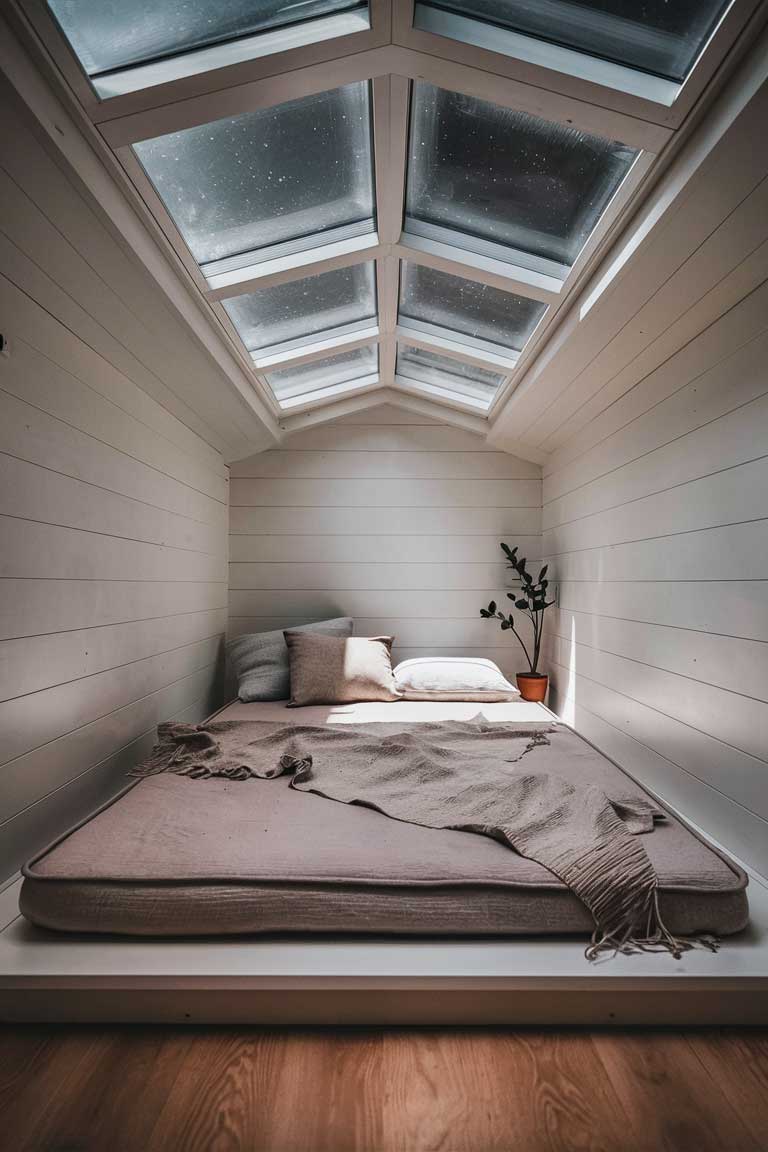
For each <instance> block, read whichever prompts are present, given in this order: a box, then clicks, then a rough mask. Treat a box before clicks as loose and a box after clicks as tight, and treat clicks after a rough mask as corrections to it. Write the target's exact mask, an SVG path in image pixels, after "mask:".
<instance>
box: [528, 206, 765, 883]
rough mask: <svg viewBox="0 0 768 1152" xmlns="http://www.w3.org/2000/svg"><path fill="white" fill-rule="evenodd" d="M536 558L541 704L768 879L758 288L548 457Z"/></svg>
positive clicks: (761, 310)
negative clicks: (544, 601) (545, 600)
mask: <svg viewBox="0 0 768 1152" xmlns="http://www.w3.org/2000/svg"><path fill="white" fill-rule="evenodd" d="M763 226H764V227H765V222H764V225H763ZM767 274H768V255H764V258H763V280H765V277H766V275H767ZM542 550H543V554H544V556H545V557H546V558H547V559H548V561H549V563H550V564H551V566H552V573H553V575H554V577H555V578H556V579H557V580H558V581H559V597H560V599H559V610H557V612H556V614H555V616H554V619H553V620H551V621H550V630H549V638H550V644H549V657H550V671H551V673H552V680H553V686H554V692H553V701H554V703H555V705H556V707H557V709H558V711H560V712H561V714H562V715H564V716H565V717H566V718H567V719H569V720H570V721H571V722H573V723H574V724H575V726H576V727H577V728H578V729H579V730H580V731H581V732H583V733H584V735H585V736H587V737H588V738H590V739H592V740H593V741H594V743H596V744H597V745H598V746H599V747H601V748H602V749H603V750H604V751H605V752H607V753H608V754H609V755H611V756H613V757H614V758H615V759H616V760H617V761H618V762H619V763H620V764H622V766H623V767H625V768H626V769H627V770H628V771H630V772H631V773H633V774H634V775H636V776H637V777H638V779H641V780H643V781H645V782H646V783H648V784H649V785H650V786H651V787H653V788H655V789H656V790H657V791H658V792H659V793H660V794H661V795H663V796H665V797H667V798H668V799H669V800H670V801H671V802H672V803H674V804H677V805H679V806H680V807H681V808H682V810H683V811H684V812H685V813H686V814H688V815H689V816H690V818H691V819H693V820H694V821H696V822H697V823H699V824H700V825H702V826H703V827H704V828H705V829H707V830H709V831H710V832H711V833H712V834H713V835H714V836H716V837H717V838H718V839H719V840H720V841H721V842H722V843H723V844H725V845H726V846H728V847H730V848H731V850H732V851H733V852H735V853H736V854H737V855H740V856H741V857H742V858H743V859H744V860H746V861H747V862H748V863H751V864H752V865H753V866H754V867H755V868H756V869H757V870H758V871H760V872H761V873H763V874H768V284H766V283H763V284H762V285H761V286H759V287H758V288H756V289H754V290H753V291H752V292H750V293H749V294H748V295H746V296H745V297H744V298H743V299H742V300H741V301H740V302H739V303H738V304H736V305H735V306H734V307H732V308H730V309H729V310H728V311H727V312H725V313H724V314H723V315H722V316H720V317H719V318H718V319H717V320H716V321H715V322H714V323H713V324H711V325H710V327H708V328H707V329H706V330H705V331H704V332H702V333H701V334H700V335H699V336H697V337H696V338H695V339H693V340H692V341H691V342H690V343H688V344H686V345H685V346H684V347H682V348H680V349H679V350H678V351H677V352H676V353H675V354H674V355H672V356H671V357H669V358H668V359H667V360H666V361H665V362H664V363H663V364H662V365H661V366H660V367H658V368H657V369H656V370H655V371H653V372H652V373H650V374H649V375H647V376H645V378H644V379H642V380H641V381H640V382H639V383H637V384H636V385H635V386H634V387H632V388H631V389H630V390H628V391H626V392H625V393H624V394H623V395H622V396H621V397H620V398H619V399H617V400H615V401H614V402H613V403H611V404H610V405H609V406H607V407H606V408H605V409H604V410H603V411H602V412H600V413H599V414H598V415H597V416H594V417H593V419H592V420H591V421H590V422H589V423H588V424H586V425H585V426H584V427H582V428H581V429H580V430H579V431H578V432H577V433H576V434H575V435H573V436H572V437H571V438H570V439H569V440H568V441H567V442H566V443H565V444H564V445H563V446H562V448H561V449H560V450H559V451H558V452H557V453H556V454H555V455H554V456H553V458H552V459H551V461H550V462H549V463H548V464H547V465H546V466H545V478H544V510H543V548H542Z"/></svg>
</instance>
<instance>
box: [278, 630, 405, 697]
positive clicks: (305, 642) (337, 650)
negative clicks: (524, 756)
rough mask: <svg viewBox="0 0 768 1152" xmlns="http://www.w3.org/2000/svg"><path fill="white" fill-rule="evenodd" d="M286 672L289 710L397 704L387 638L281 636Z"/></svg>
mask: <svg viewBox="0 0 768 1152" xmlns="http://www.w3.org/2000/svg"><path fill="white" fill-rule="evenodd" d="M283 635H284V636H285V642H286V644H287V645H288V658H289V662H290V669H291V707H293V708H298V707H301V706H302V705H304V704H354V703H356V702H357V701H362V700H399V699H400V693H399V692H398V691H397V689H396V687H395V678H394V676H393V675H392V656H391V653H392V637H391V636H350V637H348V638H346V639H340V638H338V637H336V636H321V635H319V634H318V633H312V632H301V631H299V630H298V629H290V630H289V631H287V632H284V633H283Z"/></svg>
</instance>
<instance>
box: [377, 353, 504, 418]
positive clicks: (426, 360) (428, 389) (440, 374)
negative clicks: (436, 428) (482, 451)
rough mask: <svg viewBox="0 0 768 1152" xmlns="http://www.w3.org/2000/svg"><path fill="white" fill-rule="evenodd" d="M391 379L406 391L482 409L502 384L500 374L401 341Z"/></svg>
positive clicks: (485, 408) (485, 407) (484, 409)
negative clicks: (393, 376)
mask: <svg viewBox="0 0 768 1152" xmlns="http://www.w3.org/2000/svg"><path fill="white" fill-rule="evenodd" d="M395 381H396V383H398V384H400V385H401V386H405V387H406V388H407V389H408V390H409V391H415V392H422V393H424V394H426V395H427V396H434V397H437V398H438V399H441V400H449V401H451V402H454V403H459V404H463V405H465V406H466V407H468V408H473V409H477V410H479V411H481V412H485V411H487V409H488V407H489V405H490V403H491V401H492V400H493V398H494V396H495V395H496V393H497V391H498V390H499V388H500V387H501V385H502V384H503V383H504V377H503V376H502V375H501V374H500V373H498V372H490V371H489V370H488V369H486V368H479V367H478V366H477V365H474V364H464V363H462V362H461V361H460V360H453V359H451V357H450V356H443V355H441V354H440V353H439V352H434V351H432V350H431V349H427V348H415V347H414V346H413V345H410V344H401V345H399V346H398V349H397V366H396V372H395Z"/></svg>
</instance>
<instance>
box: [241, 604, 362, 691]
mask: <svg viewBox="0 0 768 1152" xmlns="http://www.w3.org/2000/svg"><path fill="white" fill-rule="evenodd" d="M292 631H294V632H320V633H322V635H324V636H339V637H342V636H351V635H352V617H351V616H340V617H338V618H337V619H336V620H321V621H320V622H319V623H317V624H300V625H299V626H298V627H297V628H294V629H292ZM227 658H228V659H229V662H230V666H231V668H232V670H233V672H234V673H235V676H237V695H238V696H239V698H240V699H241V700H244V701H245V702H246V703H249V702H251V701H254V700H255V701H264V700H287V699H288V697H289V696H290V694H291V693H290V674H289V671H288V649H287V647H286V644H285V639H284V638H283V632H282V629H278V630H277V631H275V632H250V633H248V635H246V636H238V638H237V639H236V640H231V641H230V642H229V644H227Z"/></svg>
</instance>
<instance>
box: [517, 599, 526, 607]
mask: <svg viewBox="0 0 768 1152" xmlns="http://www.w3.org/2000/svg"><path fill="white" fill-rule="evenodd" d="M527 607H528V601H527V600H515V608H527Z"/></svg>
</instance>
